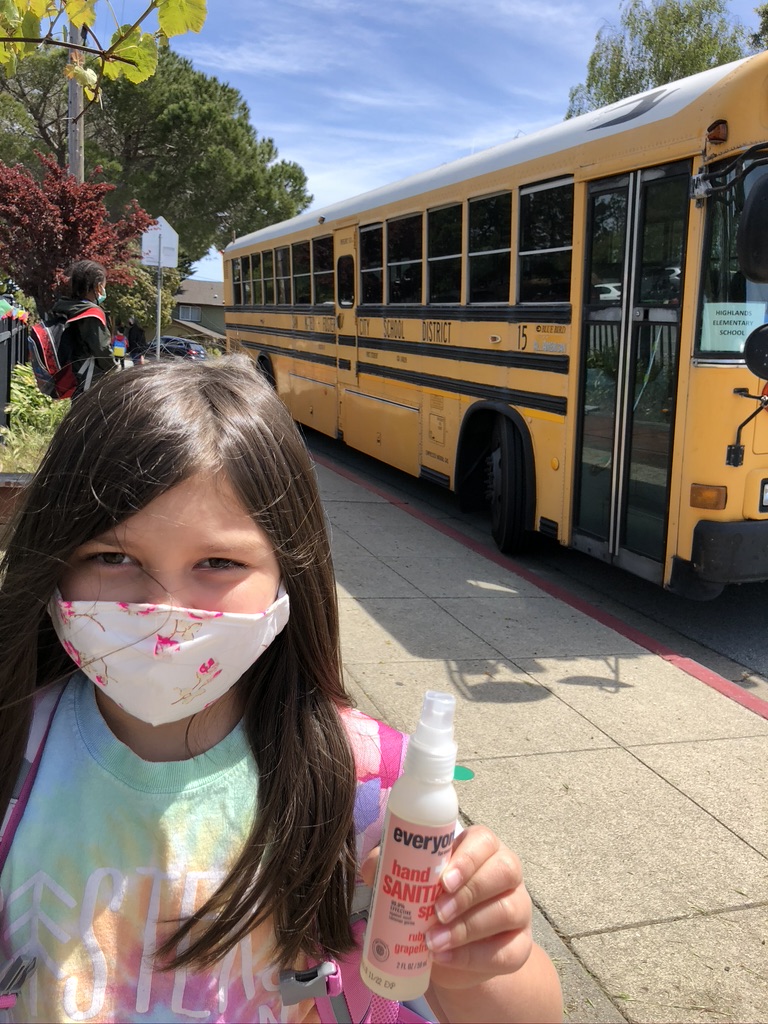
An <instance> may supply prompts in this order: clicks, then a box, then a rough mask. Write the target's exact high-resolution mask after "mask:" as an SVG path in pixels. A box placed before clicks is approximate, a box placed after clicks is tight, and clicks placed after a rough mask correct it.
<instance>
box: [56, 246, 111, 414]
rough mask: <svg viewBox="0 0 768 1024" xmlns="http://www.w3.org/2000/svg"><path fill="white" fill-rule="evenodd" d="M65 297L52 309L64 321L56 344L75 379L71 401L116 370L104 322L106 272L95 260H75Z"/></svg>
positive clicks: (109, 337) (109, 338) (60, 359)
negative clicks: (103, 306) (64, 323)
mask: <svg viewBox="0 0 768 1024" xmlns="http://www.w3.org/2000/svg"><path fill="white" fill-rule="evenodd" d="M69 291H70V294H69V296H68V297H60V298H58V299H57V300H56V302H55V303H54V305H53V309H52V313H53V316H54V317H55V318H57V319H59V320H63V321H66V329H65V330H64V332H63V334H62V335H61V341H60V343H59V362H60V364H61V366H62V367H68V366H71V367H72V369H73V370H74V373H75V376H76V378H77V385H76V388H75V391H74V394H72V396H71V397H72V399H73V401H74V399H76V398H79V397H80V396H81V395H83V394H84V393H85V392H86V391H87V390H88V389H89V388H90V387H91V385H92V384H93V383H94V382H95V381H96V380H98V378H99V377H102V376H103V375H104V374H105V373H109V371H110V370H113V369H115V366H116V363H115V360H114V358H113V356H112V345H111V341H112V339H111V336H110V331H109V327H108V326H107V318H106V314H105V313H104V310H103V309H102V305H103V303H104V300H105V299H106V297H107V272H106V270H105V269H104V267H103V266H102V265H101V264H100V263H96V262H95V261H94V260H78V261H77V262H76V263H73V264H72V267H71V269H70V272H69Z"/></svg>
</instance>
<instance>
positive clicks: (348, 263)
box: [336, 256, 355, 306]
mask: <svg viewBox="0 0 768 1024" xmlns="http://www.w3.org/2000/svg"><path fill="white" fill-rule="evenodd" d="M336 281H337V283H338V289H339V305H340V306H354V304H355V261H354V258H353V257H352V256H340V257H339V259H338V262H337V264H336Z"/></svg>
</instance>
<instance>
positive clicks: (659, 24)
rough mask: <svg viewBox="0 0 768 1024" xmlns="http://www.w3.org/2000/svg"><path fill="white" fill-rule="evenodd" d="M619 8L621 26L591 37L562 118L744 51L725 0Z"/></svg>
mask: <svg viewBox="0 0 768 1024" xmlns="http://www.w3.org/2000/svg"><path fill="white" fill-rule="evenodd" d="M620 9H621V18H620V24H621V27H620V28H618V29H617V28H614V27H613V26H610V25H609V26H605V27H604V28H601V29H600V31H599V32H598V33H597V36H596V37H595V48H594V50H593V51H592V55H591V56H590V58H589V61H588V63H587V80H586V83H584V84H581V85H577V86H575V87H574V88H573V89H571V91H570V94H569V103H568V111H567V113H566V115H565V116H566V118H568V117H574V116H576V115H577V114H584V113H586V112H587V111H589V110H595V109H596V108H598V107H603V106H606V105H607V104H609V103H615V102H616V101H617V100H622V99H625V98H626V97H627V96H634V95H636V94H637V93H641V92H646V91H647V90H648V89H653V88H655V87H656V86H659V85H666V84H667V83H669V82H674V81H676V80H677V79H678V78H685V77H687V76H688V75H693V74H696V73H697V72H699V71H706V70H707V69H708V68H713V67H717V66H718V65H720V64H727V63H728V62H729V61H732V60H738V59H739V58H740V57H744V56H746V54H747V37H746V31H745V29H744V28H743V27H742V26H741V24H739V23H737V22H733V21H732V20H731V18H730V16H729V14H728V11H727V3H726V0H625V2H624V3H623V4H622V5H621V8H620Z"/></svg>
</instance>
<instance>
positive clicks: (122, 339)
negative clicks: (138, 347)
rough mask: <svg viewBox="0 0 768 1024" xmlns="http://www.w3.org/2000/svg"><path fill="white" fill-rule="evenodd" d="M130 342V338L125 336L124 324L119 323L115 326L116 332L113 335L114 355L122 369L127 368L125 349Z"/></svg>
mask: <svg viewBox="0 0 768 1024" xmlns="http://www.w3.org/2000/svg"><path fill="white" fill-rule="evenodd" d="M127 344H128V339H127V338H126V336H125V328H124V327H123V325H122V324H118V325H117V327H115V333H114V334H113V335H112V355H113V357H114V358H115V359H116V360H117V362H118V363H119V365H120V369H121V370H124V369H125V349H126V345H127Z"/></svg>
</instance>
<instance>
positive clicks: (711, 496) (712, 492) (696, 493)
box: [691, 484, 728, 512]
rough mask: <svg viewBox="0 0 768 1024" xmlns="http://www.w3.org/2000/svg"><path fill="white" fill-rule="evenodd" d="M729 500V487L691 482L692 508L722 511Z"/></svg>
mask: <svg viewBox="0 0 768 1024" xmlns="http://www.w3.org/2000/svg"><path fill="white" fill-rule="evenodd" d="M727 501H728V488H727V487H711V486H710V485H709V484H691V508H708V509H710V510H711V511H712V512H720V511H722V509H724V508H725V504H726V502H727Z"/></svg>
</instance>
